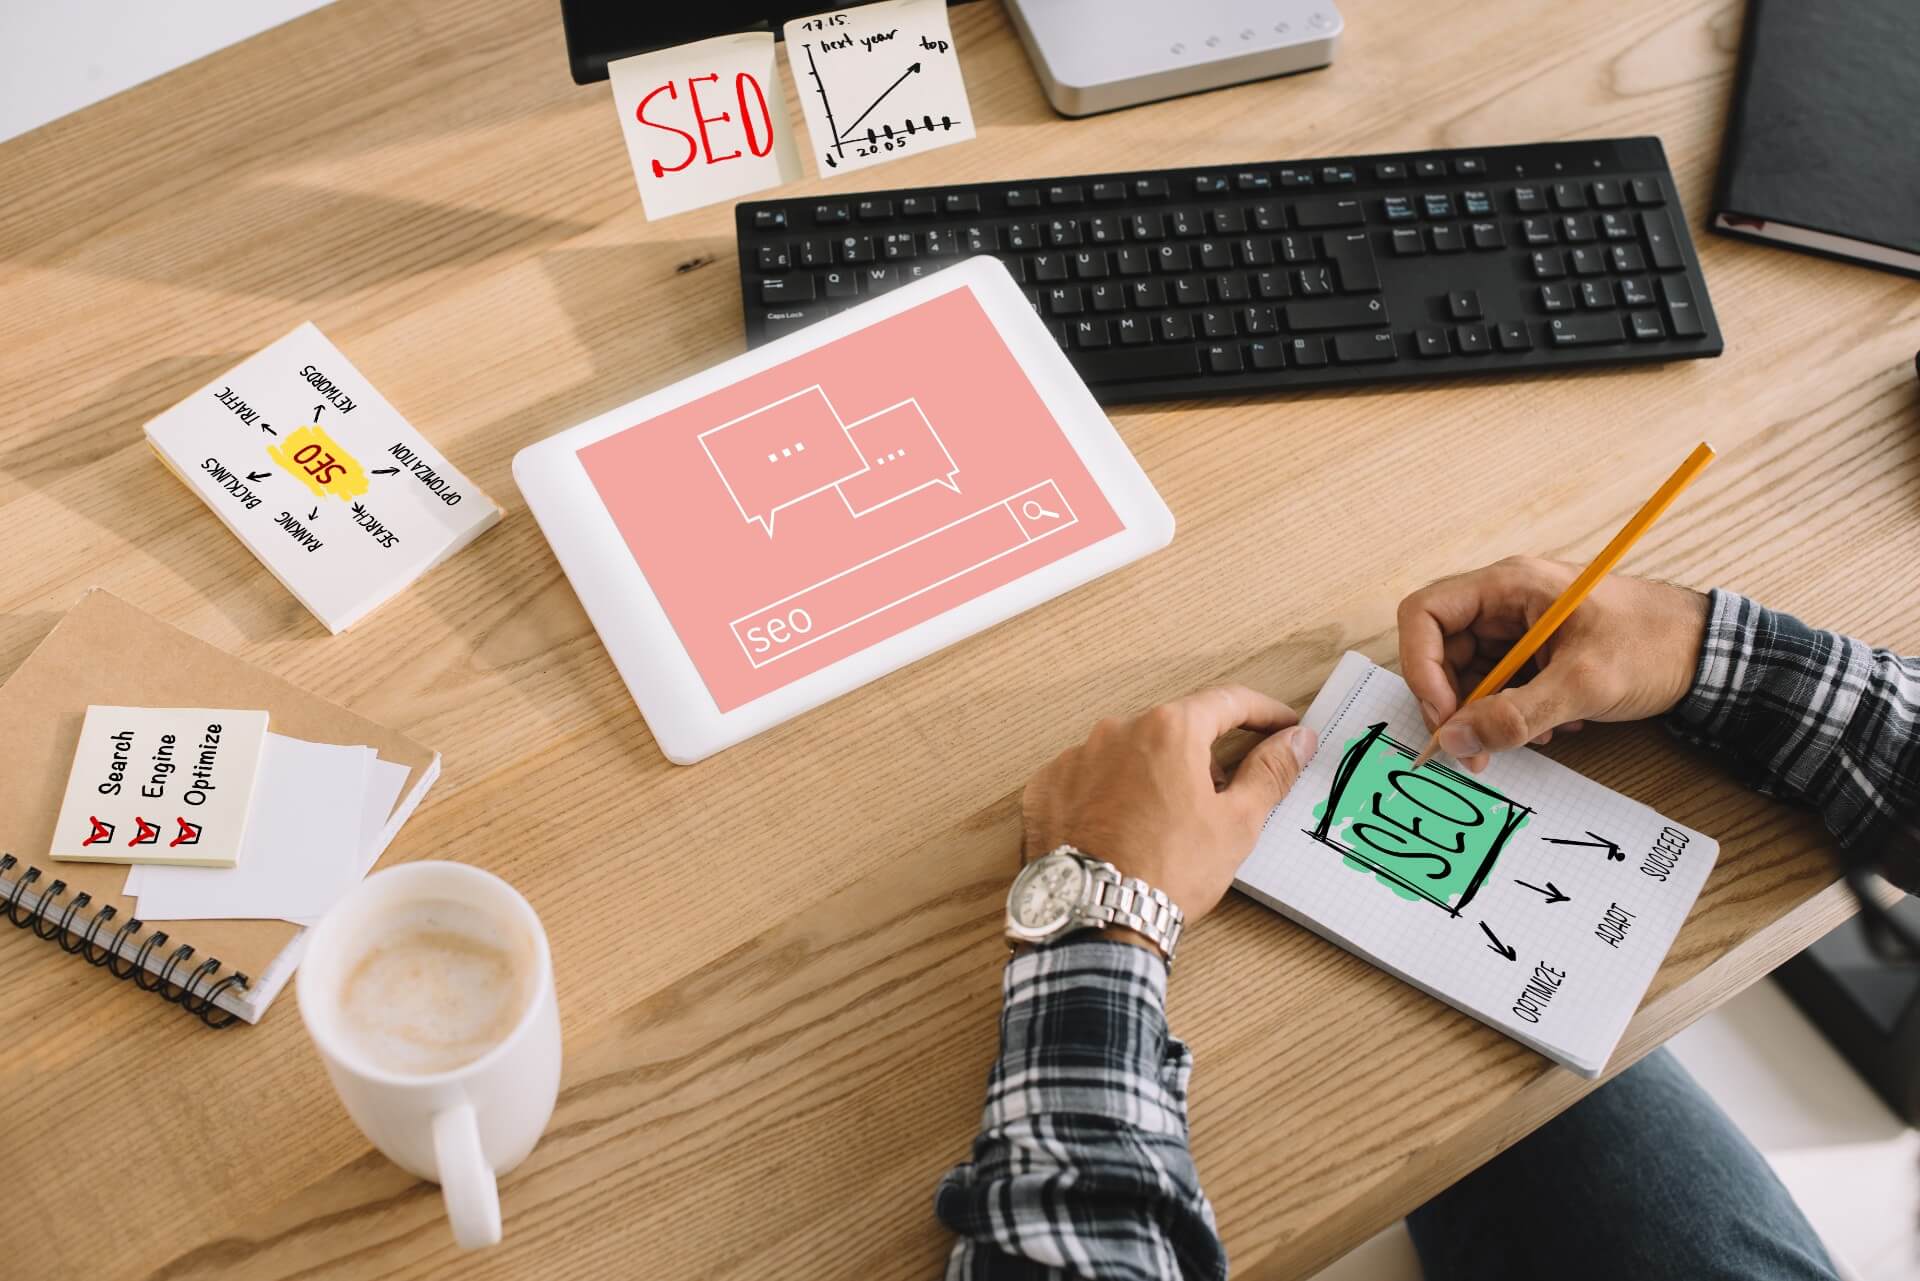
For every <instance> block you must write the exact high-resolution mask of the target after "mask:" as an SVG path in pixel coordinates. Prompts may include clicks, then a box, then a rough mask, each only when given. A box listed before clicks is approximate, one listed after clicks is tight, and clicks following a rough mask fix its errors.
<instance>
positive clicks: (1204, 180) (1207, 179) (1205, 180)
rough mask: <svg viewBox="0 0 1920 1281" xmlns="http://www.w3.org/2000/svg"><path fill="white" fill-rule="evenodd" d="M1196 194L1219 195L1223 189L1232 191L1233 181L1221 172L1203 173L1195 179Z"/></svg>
mask: <svg viewBox="0 0 1920 1281" xmlns="http://www.w3.org/2000/svg"><path fill="white" fill-rule="evenodd" d="M1193 190H1194V194H1195V195H1200V196H1217V195H1219V194H1220V193H1221V192H1223V191H1232V190H1233V182H1232V180H1231V179H1229V178H1225V177H1222V176H1221V175H1219V174H1212V173H1203V174H1201V175H1200V176H1199V177H1198V178H1195V179H1194V180H1193Z"/></svg>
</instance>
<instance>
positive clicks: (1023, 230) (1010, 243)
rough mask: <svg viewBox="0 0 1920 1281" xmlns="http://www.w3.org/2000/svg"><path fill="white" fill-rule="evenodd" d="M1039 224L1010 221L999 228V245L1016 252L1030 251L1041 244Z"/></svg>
mask: <svg viewBox="0 0 1920 1281" xmlns="http://www.w3.org/2000/svg"><path fill="white" fill-rule="evenodd" d="M1041 243H1042V242H1041V238H1040V224H1039V223H1037V222H1011V223H1008V224H1007V225H1006V226H1004V227H1002V228H1000V247H1001V248H1002V249H1011V250H1013V251H1015V252H1017V253H1030V252H1031V251H1033V250H1035V249H1038V248H1039V247H1040V245H1041Z"/></svg>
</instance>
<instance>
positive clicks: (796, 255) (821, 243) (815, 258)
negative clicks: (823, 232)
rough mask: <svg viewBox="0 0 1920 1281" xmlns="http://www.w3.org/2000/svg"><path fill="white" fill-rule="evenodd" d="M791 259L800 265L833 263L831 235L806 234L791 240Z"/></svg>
mask: <svg viewBox="0 0 1920 1281" xmlns="http://www.w3.org/2000/svg"><path fill="white" fill-rule="evenodd" d="M793 261H794V263H795V264H796V265H798V266H801V267H826V266H831V265H832V263H833V237H831V236H808V237H807V238H806V239H805V240H796V241H794V242H793Z"/></svg>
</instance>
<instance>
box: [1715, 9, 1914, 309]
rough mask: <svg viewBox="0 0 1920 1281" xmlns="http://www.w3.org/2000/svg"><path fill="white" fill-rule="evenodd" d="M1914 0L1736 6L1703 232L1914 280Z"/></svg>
mask: <svg viewBox="0 0 1920 1281" xmlns="http://www.w3.org/2000/svg"><path fill="white" fill-rule="evenodd" d="M1917 64H1920V0H1750V2H1749V4H1748V6H1747V27H1746V35H1745V37H1744V38H1743V39H1742V41H1741V44H1740V68H1739V77H1738V80H1737V82H1736V84H1735V87H1734V93H1733V110H1732V112H1731V113H1730V115H1729V116H1728V119H1727V137H1726V145H1725V149H1724V151H1723V153H1722V155H1721V160H1720V187H1719V191H1718V193H1717V194H1716V195H1715V197H1714V216H1713V229H1714V230H1715V231H1718V232H1723V233H1725V234H1728V235H1734V236H1748V237H1752V238H1755V239H1760V240H1769V241H1772V242H1774V243H1776V244H1782V245H1788V246H1791V247H1793V248H1796V249H1803V250H1807V251H1810V252H1813V253H1820V254H1827V255H1830V256H1833V257H1838V258H1849V259H1852V260H1854V261H1856V262H1864V263H1868V264H1870V265H1873V266H1878V267H1885V268H1889V269H1891V270H1893V271H1901V272H1906V273H1909V274H1912V275H1920V141H1917V139H1920V65H1917Z"/></svg>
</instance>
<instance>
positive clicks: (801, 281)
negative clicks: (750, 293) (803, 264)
mask: <svg viewBox="0 0 1920 1281" xmlns="http://www.w3.org/2000/svg"><path fill="white" fill-rule="evenodd" d="M813 297H814V294H813V277H812V276H811V275H809V274H807V273H806V272H804V271H803V272H800V273H798V274H797V275H792V276H776V277H775V278H774V279H772V280H763V281H761V282H760V301H761V302H762V303H764V304H766V305H767V306H769V307H772V306H776V305H779V304H784V303H794V302H812V301H813Z"/></svg>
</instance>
